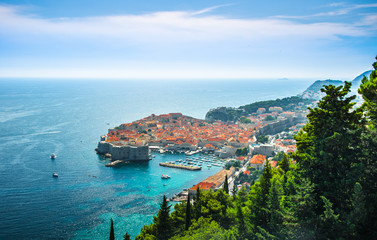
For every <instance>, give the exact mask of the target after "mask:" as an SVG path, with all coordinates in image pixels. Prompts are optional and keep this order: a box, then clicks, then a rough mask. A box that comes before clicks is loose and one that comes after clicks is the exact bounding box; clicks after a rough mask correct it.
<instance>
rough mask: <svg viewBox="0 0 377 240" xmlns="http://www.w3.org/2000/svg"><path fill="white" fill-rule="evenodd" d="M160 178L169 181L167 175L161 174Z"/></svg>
mask: <svg viewBox="0 0 377 240" xmlns="http://www.w3.org/2000/svg"><path fill="white" fill-rule="evenodd" d="M161 178H162V179H169V178H170V176H169V175H164V174H162V175H161Z"/></svg>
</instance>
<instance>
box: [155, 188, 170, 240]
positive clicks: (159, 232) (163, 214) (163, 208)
mask: <svg viewBox="0 0 377 240" xmlns="http://www.w3.org/2000/svg"><path fill="white" fill-rule="evenodd" d="M170 207H171V205H168V201H167V200H166V196H165V195H164V196H163V200H162V203H161V204H160V210H159V211H158V213H157V217H154V223H155V225H156V237H157V238H158V239H160V240H165V239H169V238H170V237H171V235H172V231H171V230H172V229H171V221H170V215H169V213H170Z"/></svg>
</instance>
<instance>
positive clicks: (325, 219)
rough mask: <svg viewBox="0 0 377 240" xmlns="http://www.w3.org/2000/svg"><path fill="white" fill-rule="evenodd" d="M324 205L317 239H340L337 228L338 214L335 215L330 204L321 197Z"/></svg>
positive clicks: (339, 232)
mask: <svg viewBox="0 0 377 240" xmlns="http://www.w3.org/2000/svg"><path fill="white" fill-rule="evenodd" d="M321 199H322V201H323V203H324V206H323V207H324V209H325V210H324V212H323V214H322V215H321V218H320V219H321V226H320V229H319V232H318V238H324V239H340V238H341V233H342V231H340V228H339V223H340V220H339V214H335V213H334V210H333V208H332V203H331V202H330V201H329V200H328V199H327V198H326V197H324V196H321Z"/></svg>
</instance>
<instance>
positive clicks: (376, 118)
mask: <svg viewBox="0 0 377 240" xmlns="http://www.w3.org/2000/svg"><path fill="white" fill-rule="evenodd" d="M376 60H377V57H376ZM373 68H374V71H372V73H371V74H370V76H369V79H368V78H366V77H365V76H364V78H363V80H362V82H361V85H360V88H359V90H358V92H359V93H360V94H361V95H362V97H363V99H364V103H363V105H362V108H363V109H364V110H365V114H366V116H367V117H368V119H369V120H370V122H369V126H370V127H371V128H374V129H375V128H376V127H377V92H376V89H377V71H376V70H377V62H374V63H373Z"/></svg>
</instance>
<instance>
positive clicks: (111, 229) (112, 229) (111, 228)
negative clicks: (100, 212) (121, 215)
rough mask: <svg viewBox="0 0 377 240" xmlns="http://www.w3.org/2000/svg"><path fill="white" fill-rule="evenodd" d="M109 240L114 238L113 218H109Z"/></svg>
mask: <svg viewBox="0 0 377 240" xmlns="http://www.w3.org/2000/svg"><path fill="white" fill-rule="evenodd" d="M109 239H110V240H114V239H115V236H114V223H113V219H111V226H110V238H109Z"/></svg>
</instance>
